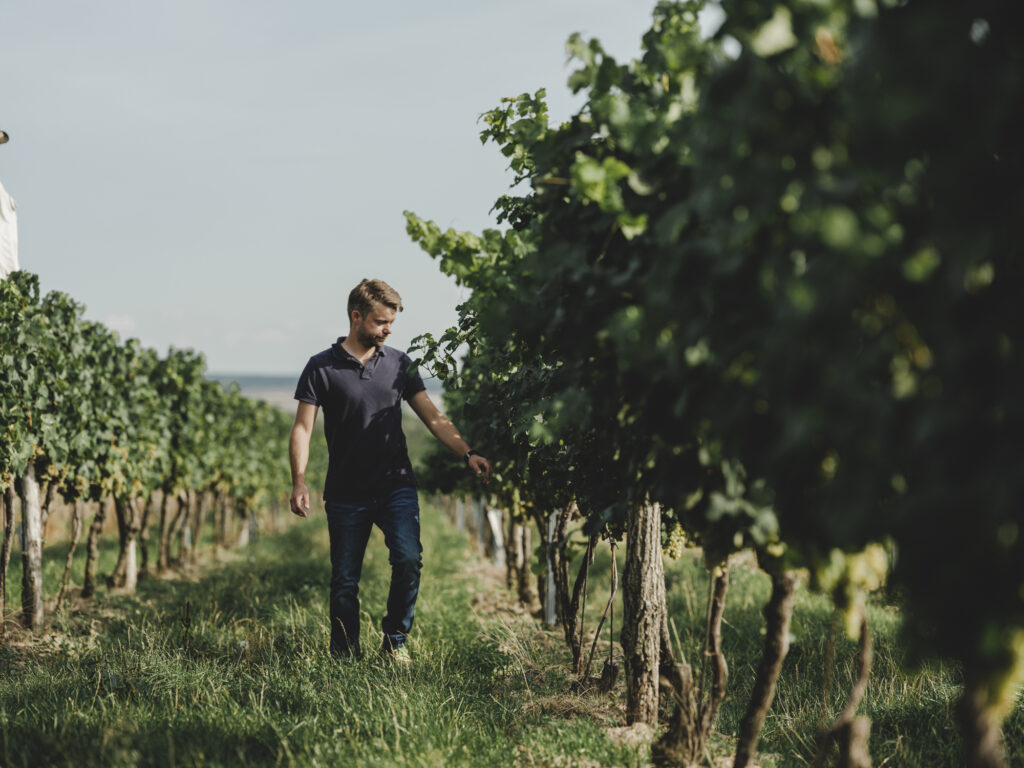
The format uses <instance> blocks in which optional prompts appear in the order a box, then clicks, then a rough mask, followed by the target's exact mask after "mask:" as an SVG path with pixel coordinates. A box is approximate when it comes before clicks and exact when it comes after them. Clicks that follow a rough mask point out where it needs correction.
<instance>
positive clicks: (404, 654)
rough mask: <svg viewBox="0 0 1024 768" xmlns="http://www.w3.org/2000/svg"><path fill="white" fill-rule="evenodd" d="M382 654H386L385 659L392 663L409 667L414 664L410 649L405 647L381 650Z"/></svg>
mask: <svg viewBox="0 0 1024 768" xmlns="http://www.w3.org/2000/svg"><path fill="white" fill-rule="evenodd" d="M381 653H383V654H384V658H385V659H387V660H388V661H392V662H394V663H395V664H402V665H403V666H404V665H408V664H412V654H411V653H409V649H408V648H406V647H405V646H404V645H400V646H398V647H397V648H394V649H388V648H381Z"/></svg>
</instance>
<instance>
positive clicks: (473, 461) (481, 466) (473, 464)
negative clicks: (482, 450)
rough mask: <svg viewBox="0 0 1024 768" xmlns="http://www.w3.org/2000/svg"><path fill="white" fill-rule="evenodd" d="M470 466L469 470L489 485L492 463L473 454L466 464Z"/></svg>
mask: <svg viewBox="0 0 1024 768" xmlns="http://www.w3.org/2000/svg"><path fill="white" fill-rule="evenodd" d="M466 463H467V464H469V468H470V469H471V470H473V471H474V472H475V473H476V476H477V477H483V479H484V483H485V484H486V483H488V482H490V480H491V462H489V461H488V460H487V459H485V458H484V457H483V456H479V455H477V454H475V453H474V454H473V455H472V456H470V457H469V460H468V461H467V462H466Z"/></svg>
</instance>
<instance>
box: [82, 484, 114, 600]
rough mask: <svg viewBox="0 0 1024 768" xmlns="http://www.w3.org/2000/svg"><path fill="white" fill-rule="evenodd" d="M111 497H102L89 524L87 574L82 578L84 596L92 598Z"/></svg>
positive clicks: (86, 551) (94, 591) (86, 543)
mask: <svg viewBox="0 0 1024 768" xmlns="http://www.w3.org/2000/svg"><path fill="white" fill-rule="evenodd" d="M112 503H113V501H112V500H110V499H100V502H99V506H98V507H97V508H96V515H95V516H94V517H93V519H92V524H91V525H90V526H89V536H88V538H87V539H86V542H85V575H84V576H83V578H82V597H85V598H90V597H92V596H93V595H94V594H96V562H97V561H98V560H99V558H100V534H102V533H103V522H104V520H106V516H107V505H108V504H112Z"/></svg>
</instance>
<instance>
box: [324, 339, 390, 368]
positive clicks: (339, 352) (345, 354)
mask: <svg viewBox="0 0 1024 768" xmlns="http://www.w3.org/2000/svg"><path fill="white" fill-rule="evenodd" d="M347 338H348V337H347V336H339V337H338V340H337V341H336V342H334V344H332V345H331V349H332V350H334V354H335V356H336V357H338V358H340V359H342V360H348V361H351V362H353V363H355V364H356V365H362V363H361V362H359V360H357V359H356V358H355V357H354V356H353V355H352V353H351V352H349V351H348V350H347V349H345V348H344V347H343V346H342V345H341V343H342V342H343V341H345V339H347ZM386 355H387V349H386V348H385V347H384V345H383V344H382V345H381V346H379V347H377V351H376V352H374V353H373V357H371V358H370V360H373V359H374V358H377V357H385V356H386ZM370 360H367V361H366V362H367V363H369V362H370Z"/></svg>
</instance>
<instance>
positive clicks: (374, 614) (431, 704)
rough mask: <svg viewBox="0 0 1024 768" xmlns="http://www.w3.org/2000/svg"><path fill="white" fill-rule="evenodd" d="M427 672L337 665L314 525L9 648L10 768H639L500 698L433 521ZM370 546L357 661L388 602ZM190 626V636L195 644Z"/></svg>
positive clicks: (630, 757) (380, 562) (491, 642)
mask: <svg viewBox="0 0 1024 768" xmlns="http://www.w3.org/2000/svg"><path fill="white" fill-rule="evenodd" d="M423 519H424V546H425V550H426V551H425V561H426V567H425V570H424V582H423V585H422V590H421V599H420V601H419V603H418V606H417V614H418V616H417V626H416V629H415V631H414V641H412V644H411V646H410V647H412V649H413V653H414V655H415V657H416V660H417V663H416V664H415V665H414V666H413V667H412V668H411V669H405V668H396V667H394V666H392V665H389V664H388V663H386V662H384V661H382V660H380V659H378V658H376V657H373V656H372V655H369V656H370V657H369V658H367V659H365V660H364V661H362V662H360V663H357V664H339V663H337V662H335V661H333V660H331V659H330V658H329V656H328V655H327V653H326V648H327V619H326V610H327V578H328V573H329V567H328V550H327V536H326V525H325V524H324V521H323V519H322V517H321V518H314V519H313V520H311V521H309V522H307V523H303V524H299V525H293V526H291V527H290V528H289V529H288V530H287V531H286V532H285V533H284V534H282V535H280V536H276V537H267V538H265V539H263V540H261V541H260V542H259V543H258V544H256V545H255V546H253V547H251V548H250V549H249V550H247V551H246V553H245V555H243V556H240V557H238V558H236V559H234V560H233V561H231V562H228V563H225V564H222V565H220V566H218V567H216V568H214V569H211V570H208V571H206V572H204V573H203V574H202V578H201V579H200V580H198V581H195V582H189V581H184V580H165V581H150V582H144V583H143V584H142V585H140V588H139V592H138V594H137V595H136V596H135V597H132V598H126V597H125V598H117V597H106V598H104V599H103V601H102V603H101V607H100V609H99V611H100V613H102V614H106V616H103V615H89V614H82V615H79V616H75V617H72V618H70V619H66V620H65V621H64V626H63V630H64V631H63V633H62V634H61V635H59V636H54V637H53V638H52V639H51V640H44V641H43V642H42V643H41V644H35V645H33V646H31V647H24V646H22V647H19V646H18V645H17V644H14V645H12V646H10V647H0V764H3V765H5V766H22V765H24V766H30V765H31V766H39V765H69V766H71V765H74V766H84V765H105V766H106V765H114V766H121V765H153V766H172V765H238V764H241V763H245V764H259V765H323V766H334V765H345V766H395V765H403V766H405V765H408V766H439V765H467V766H468V765H487V766H501V765H515V764H517V763H523V762H527V763H535V762H541V763H547V764H563V765H579V764H580V762H579V758H580V754H581V750H584V749H585V753H586V755H587V758H588V761H589V760H592V761H594V762H592V763H589V764H591V765H594V764H615V765H628V764H631V763H636V762H637V760H638V758H637V756H636V755H635V751H634V750H631V749H628V748H623V747H618V746H616V745H615V744H613V743H612V742H611V741H608V740H607V738H606V737H605V736H604V735H603V732H602V730H601V726H600V724H598V723H596V722H593V721H591V720H588V719H582V718H580V719H573V720H565V719H557V720H556V719H554V718H553V717H552V715H551V714H549V713H547V712H545V710H544V708H543V707H533V708H532V709H529V710H528V709H526V708H524V707H523V706H522V703H523V702H522V701H517V700H516V698H514V697H512V698H509V697H503V696H501V695H497V694H496V691H498V690H500V686H498V687H496V684H495V680H496V677H497V678H500V677H501V676H502V675H503V674H506V673H507V672H508V670H509V656H508V655H507V654H506V653H503V652H502V651H500V650H499V648H498V645H499V642H500V637H499V636H498V635H500V633H495V632H493V631H482V630H483V628H482V626H481V623H480V621H479V620H478V619H477V618H476V616H475V613H474V608H473V605H474V600H475V598H476V595H477V594H478V592H479V586H480V585H479V584H477V583H476V577H475V576H474V574H473V573H472V572H467V571H465V570H464V569H465V568H466V567H467V563H471V562H472V561H471V560H469V559H468V558H467V552H466V550H467V545H466V543H465V541H464V539H463V538H462V537H460V536H458V535H457V534H455V533H454V532H453V531H451V530H450V529H449V528H448V527H447V525H446V524H445V523H444V522H443V521H442V520H441V519H440V515H439V514H438V513H437V512H436V511H433V510H429V509H425V510H424V514H423ZM388 575H389V566H388V563H387V552H386V550H385V549H384V547H383V543H382V540H381V537H380V535H379V533H375V535H374V538H373V540H372V542H371V546H370V550H369V552H368V554H367V560H366V564H365V567H364V575H363V581H362V585H363V586H362V594H361V597H362V601H363V610H364V627H363V632H364V637H363V642H364V646H365V647H367V648H370V647H373V646H374V644H375V637H376V635H377V633H378V629H377V628H378V627H379V622H380V617H381V613H382V611H383V607H384V603H385V599H386V591H387V584H388ZM186 616H188V624H189V626H188V627H187V628H186V622H185V619H186Z"/></svg>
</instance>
